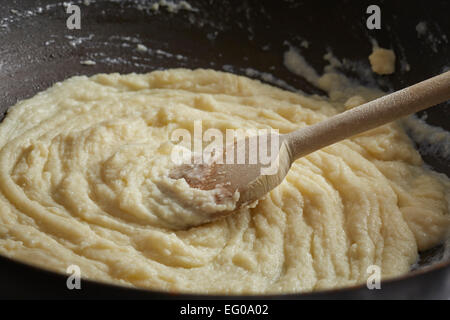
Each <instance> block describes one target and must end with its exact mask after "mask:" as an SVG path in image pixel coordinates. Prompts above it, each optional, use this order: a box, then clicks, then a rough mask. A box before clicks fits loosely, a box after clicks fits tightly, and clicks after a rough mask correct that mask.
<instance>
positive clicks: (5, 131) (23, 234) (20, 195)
mask: <svg viewBox="0 0 450 320" xmlns="http://www.w3.org/2000/svg"><path fill="white" fill-rule="evenodd" d="M332 80H333V77H331V78H330V77H328V79H325V78H324V79H322V81H324V82H326V81H332ZM379 94H380V92H375V91H371V90H368V89H364V90H361V91H360V93H359V94H356V93H355V92H354V91H352V94H351V95H348V92H342V94H338V95H336V94H335V95H333V96H335V97H338V98H336V99H333V100H327V99H325V98H323V97H318V96H304V95H300V94H297V93H292V92H287V91H283V90H281V89H278V88H275V87H272V86H269V85H265V84H262V83H261V82H259V81H256V80H250V79H248V78H245V77H240V76H236V75H232V74H229V73H223V72H217V71H212V70H194V71H192V70H186V69H174V70H166V71H156V72H152V73H149V74H130V75H119V74H109V75H106V74H100V75H96V76H93V77H90V78H88V77H74V78H71V79H69V80H66V81H64V82H62V83H57V84H55V85H54V86H53V87H52V88H50V89H48V90H46V91H44V92H42V93H40V94H38V95H36V96H35V97H33V98H31V99H29V100H25V101H22V102H20V103H18V104H17V105H16V106H14V107H12V108H11V109H10V110H9V112H8V115H7V117H6V118H5V119H4V121H3V122H2V123H1V124H0V207H1V210H0V253H1V254H2V255H5V256H8V257H11V258H14V259H18V260H21V261H25V262H28V263H32V264H36V265H38V266H41V267H44V268H49V269H51V270H55V271H60V272H64V271H65V270H66V268H67V267H68V266H69V265H72V264H75V265H78V266H79V267H80V268H81V272H82V276H84V277H86V278H90V279H95V280H100V281H107V282H113V283H118V284H123V285H131V286H139V287H144V288H152V289H158V290H167V291H176V292H201V293H213V292H214V293H276V292H299V291H311V290H319V289H325V288H333V287H341V286H348V285H354V284H358V283H361V282H364V281H366V279H367V277H368V276H369V274H367V267H368V266H370V265H378V266H379V267H381V271H382V274H383V277H385V278H387V277H393V276H397V275H400V274H403V273H406V272H408V270H409V269H410V266H411V265H412V264H413V263H414V262H415V261H416V259H417V257H418V250H424V249H427V248H430V247H432V246H434V245H436V244H437V243H439V242H440V241H442V240H443V239H444V237H445V235H446V234H447V232H448V229H449V223H450V219H449V214H448V211H449V209H448V206H449V204H448V193H449V185H450V183H449V180H448V178H447V177H446V176H444V175H440V174H437V173H434V172H432V171H430V170H429V169H427V168H425V167H424V166H423V162H422V160H421V157H420V155H419V153H418V152H417V151H416V150H415V149H414V146H413V143H412V142H411V141H410V139H409V138H408V137H407V135H406V134H405V133H404V131H403V130H402V129H401V128H400V127H399V126H398V125H397V124H395V123H393V124H389V125H385V126H383V127H380V128H378V129H376V130H372V131H370V132H368V133H365V134H361V135H359V136H357V137H354V138H352V139H347V140H345V141H343V142H340V143H338V144H335V145H333V146H330V147H327V148H325V149H323V150H321V151H317V152H314V153H313V154H311V155H308V156H307V157H304V158H302V159H300V160H298V161H296V162H295V163H294V165H293V167H292V169H291V170H290V172H289V174H288V176H287V178H286V180H285V181H284V182H283V183H282V184H281V185H280V186H279V187H277V188H276V189H275V190H273V191H272V192H271V193H270V194H269V195H268V196H266V197H265V198H264V199H262V200H260V201H259V202H258V204H257V205H256V207H254V208H244V209H241V210H240V211H239V212H238V213H237V214H235V215H232V216H229V217H227V218H225V219H222V220H219V221H215V222H212V223H209V224H206V225H203V226H200V227H196V228H191V229H188V230H178V229H179V227H180V225H182V224H183V223H184V222H185V220H186V219H187V220H189V219H195V215H196V208H197V209H198V208H200V207H201V206H202V205H204V206H207V203H208V201H207V199H208V197H210V196H211V195H210V193H208V192H205V193H201V191H199V190H197V191H192V189H189V188H188V186H187V184H186V182H185V181H184V180H172V179H170V178H169V177H168V175H167V172H168V168H169V167H170V153H171V150H172V148H173V146H174V145H173V144H172V143H171V142H170V134H171V132H173V130H175V129H177V128H185V129H188V130H190V131H192V130H193V120H194V119H195V120H202V121H203V126H205V129H207V127H210V128H218V129H220V130H222V131H224V130H225V129H227V128H270V127H271V128H276V129H279V130H280V132H281V133H287V132H290V131H292V130H295V129H298V128H299V127H302V126H306V125H310V124H313V123H316V122H318V121H321V120H323V119H325V118H327V117H329V116H331V115H334V114H336V113H338V112H341V111H343V110H344V109H345V108H348V107H352V106H355V105H358V104H361V103H363V102H365V101H367V100H369V99H373V98H374V97H375V96H377V95H379ZM205 199H206V200H205ZM205 208H206V209H208V208H207V207H204V208H202V209H205ZM209 209H211V208H209Z"/></svg>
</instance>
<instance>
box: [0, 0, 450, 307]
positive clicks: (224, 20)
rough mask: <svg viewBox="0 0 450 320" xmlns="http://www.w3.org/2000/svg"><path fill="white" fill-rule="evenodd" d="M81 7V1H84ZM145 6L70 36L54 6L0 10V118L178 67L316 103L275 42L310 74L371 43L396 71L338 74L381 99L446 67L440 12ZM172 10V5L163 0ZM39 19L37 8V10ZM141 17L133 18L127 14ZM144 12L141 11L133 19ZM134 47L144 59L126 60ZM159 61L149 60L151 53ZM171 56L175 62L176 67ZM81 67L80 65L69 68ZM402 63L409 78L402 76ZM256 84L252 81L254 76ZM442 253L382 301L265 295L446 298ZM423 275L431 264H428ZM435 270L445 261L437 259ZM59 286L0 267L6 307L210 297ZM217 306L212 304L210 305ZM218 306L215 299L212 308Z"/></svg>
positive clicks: (431, 8) (385, 288) (100, 13)
mask: <svg viewBox="0 0 450 320" xmlns="http://www.w3.org/2000/svg"><path fill="white" fill-rule="evenodd" d="M90 2H92V0H91V1H90ZM151 2H152V1H151V0H148V1H146V0H135V1H131V0H130V1H118V0H115V1H106V0H96V1H94V2H93V3H91V4H90V5H89V6H86V5H85V3H84V2H83V1H72V3H75V4H77V5H79V7H80V8H81V13H82V16H81V17H82V18H81V30H68V29H67V28H66V20H67V18H68V17H69V14H67V13H66V9H65V7H64V6H63V5H62V2H60V1H56V0H37V1H31V0H30V1H26V0H14V1H2V2H1V4H0V112H1V114H2V116H1V118H3V116H4V114H5V112H6V110H7V108H8V107H10V106H12V105H14V104H15V103H16V101H17V100H20V99H24V98H28V97H31V96H33V95H34V94H36V93H37V92H39V91H41V90H43V89H46V88H48V87H49V86H51V85H52V84H53V83H55V82H56V81H61V80H64V79H66V78H68V77H70V76H74V75H80V74H85V75H92V74H95V73H100V72H120V73H129V72H141V73H143V72H149V71H152V70H155V69H164V68H173V67H187V68H199V67H201V68H213V69H218V70H223V69H224V65H225V66H228V67H225V69H229V68H230V67H229V66H232V70H233V72H235V73H241V74H243V73H244V70H245V68H248V67H250V68H253V69H255V70H259V71H261V72H270V73H272V74H273V75H274V76H275V77H277V78H279V79H282V80H284V81H285V82H286V83H287V84H289V85H291V86H293V87H296V88H299V89H302V90H304V91H305V92H307V93H321V92H320V90H318V89H316V88H314V87H313V86H311V85H310V84H309V83H308V82H306V81H305V80H304V79H302V78H301V77H298V76H296V75H293V74H292V73H290V72H288V71H287V70H286V68H284V67H283V64H282V62H283V61H282V54H283V52H284V51H286V49H287V43H286V42H285V41H286V40H287V41H289V43H290V44H291V45H293V46H296V47H300V48H302V47H301V43H302V41H303V40H307V41H308V42H309V44H310V45H309V48H308V49H305V48H303V49H302V53H303V55H304V56H305V57H306V58H307V60H308V61H309V62H310V63H312V65H313V66H314V67H315V68H316V69H317V70H318V71H321V70H322V68H323V66H324V65H325V61H324V60H323V59H322V56H323V54H325V53H326V52H327V51H329V50H332V52H333V54H334V55H335V56H337V57H338V58H344V57H345V58H347V59H349V60H350V61H353V62H354V65H366V66H368V60H367V56H368V55H369V54H370V52H371V48H372V45H371V43H370V39H369V38H374V39H376V40H377V41H378V42H379V44H380V45H381V46H383V47H391V48H393V49H394V50H395V52H396V53H397V56H398V58H399V59H398V60H399V61H398V62H397V70H398V71H397V72H396V73H395V74H394V75H392V76H388V77H386V76H385V77H377V76H373V75H370V76H368V75H366V74H363V73H361V72H359V71H358V70H360V69H358V68H356V69H352V68H346V69H344V70H342V71H343V72H345V73H347V74H348V75H350V76H352V77H354V78H357V79H358V80H359V81H361V82H363V83H366V84H371V85H378V86H380V87H382V88H383V89H385V90H395V89H400V88H402V87H404V86H407V85H411V84H413V83H415V82H418V81H420V80H423V79H425V78H427V77H430V76H433V75H436V74H438V73H440V72H442V71H443V70H444V67H445V66H449V65H450V52H449V51H450V46H449V43H448V41H449V40H450V39H447V40H445V37H443V36H444V35H446V36H447V37H449V38H450V34H449V33H450V20H449V19H448V13H449V12H450V3H449V2H448V1H446V0H442V1H417V2H415V1H392V0H391V1H381V0H379V1H370V2H369V1H357V0H354V1H350V0H347V1H339V2H337V1H335V2H333V3H331V1H317V0H316V1H295V0H291V1H269V0H249V1H230V0H226V1H223V0H222V1H219V0H216V1H213V0H209V1H208V0H190V1H189V3H190V4H191V5H192V7H193V8H195V9H198V11H196V12H191V11H187V10H181V11H179V12H177V13H170V12H168V10H167V9H165V8H161V9H160V11H159V12H157V13H155V12H153V11H151V10H145V7H148V5H149V3H151ZM175 2H177V0H175ZM369 4H377V5H379V6H380V7H381V10H382V11H381V12H382V29H381V30H368V29H367V28H366V19H367V17H368V15H367V14H366V8H367V7H368V5H369ZM39 8H40V9H39ZM139 8H141V10H140V9H139ZM142 8H144V9H142ZM421 21H426V22H427V25H428V28H429V31H430V32H431V34H433V35H434V36H435V39H434V40H435V41H434V42H430V39H428V38H426V37H419V36H418V34H417V31H416V25H417V24H418V23H419V22H421ZM137 43H142V44H144V45H145V46H147V47H148V48H150V49H152V50H153V51H152V52H153V54H146V53H141V52H139V51H137V50H136V45H137ZM157 50H160V51H157ZM177 55H180V56H177ZM85 60H93V61H96V64H95V65H92V66H86V65H83V64H80V62H81V61H85ZM401 61H403V62H407V63H408V64H409V65H410V66H411V70H410V71H406V70H405V68H404V67H405V65H404V64H403V65H402V63H401ZM256 77H258V76H256ZM426 113H427V122H428V123H430V124H433V125H437V126H441V127H443V128H445V129H446V130H450V121H449V119H450V108H448V104H445V105H441V106H438V107H435V108H433V109H430V110H427V111H426ZM423 158H424V159H425V161H426V162H427V163H428V164H429V165H431V166H432V167H434V168H435V170H437V171H440V172H444V173H446V174H447V175H450V166H449V164H448V159H443V158H440V157H439V156H437V155H435V154H429V153H427V154H423ZM443 254H444V247H443V246H442V245H441V246H437V247H436V248H433V249H432V250H429V251H427V252H422V253H421V259H420V261H419V264H418V266H416V267H414V269H415V270H412V272H410V273H409V274H407V275H406V276H404V277H401V278H398V279H394V280H390V281H384V282H382V290H368V289H367V288H366V286H360V287H354V288H347V289H339V290H332V291H324V292H318V293H307V294H294V295H279V296H271V297H270V298H283V299H311V298H342V299H345V298H443V299H448V298H450V262H449V261H448V260H447V261H442V259H441V258H442V256H443ZM439 260H440V262H438V263H434V264H432V263H431V261H439ZM444 260H445V259H444ZM65 283H66V277H65V276H64V275H59V274H56V273H52V272H48V271H45V270H42V269H38V268H35V267H32V266H28V265H25V264H22V263H20V262H16V261H13V260H10V259H7V258H5V257H0V297H5V298H11V297H17V298H24V297H28V298H33V297H41V298H51V297H53V298H55V297H56V298H76V297H83V298H99V297H110V298H199V299H204V298H211V296H197V295H172V294H167V293H161V292H155V291H153V292H152V291H146V290H138V289H128V288H122V287H118V286H112V285H106V284H101V283H98V282H91V281H83V282H82V286H83V289H82V290H74V291H69V290H67V288H66V285H65ZM215 297H218V296H215ZM218 298H224V297H218Z"/></svg>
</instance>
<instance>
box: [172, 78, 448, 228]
mask: <svg viewBox="0 0 450 320" xmlns="http://www.w3.org/2000/svg"><path fill="white" fill-rule="evenodd" d="M449 99H450V71H448V72H445V73H443V74H441V75H438V76H435V77H433V78H430V79H428V80H425V81H423V82H420V83H418V84H415V85H413V86H410V87H407V88H405V89H402V90H400V91H397V92H394V93H392V94H389V95H386V96H383V97H381V98H378V99H376V100H373V101H371V102H368V103H365V104H363V105H360V106H358V107H356V108H353V109H350V110H347V111H345V112H343V113H340V114H338V115H336V116H333V117H331V118H328V119H327V120H325V121H322V122H319V123H317V124H314V125H311V126H308V127H305V128H302V129H300V130H297V131H293V132H291V133H288V134H283V135H273V134H271V135H270V136H267V137H262V136H258V137H253V138H256V139H261V138H266V139H267V141H270V142H272V141H275V140H273V139H274V138H275V139H279V140H278V142H279V143H278V146H279V147H278V148H277V150H276V151H277V152H275V154H273V155H272V159H273V160H275V164H276V170H275V172H274V173H271V174H262V169H263V168H266V169H267V164H262V163H258V162H257V163H256V164H250V161H248V160H249V157H248V155H251V154H254V153H255V152H257V150H255V148H254V147H251V145H253V146H254V145H255V144H251V143H246V145H245V152H246V155H247V156H246V157H245V159H246V161H245V162H244V164H226V163H225V164H218V163H213V164H210V165H205V164H201V165H195V164H194V165H186V166H181V167H178V168H176V169H175V170H173V171H172V174H171V177H172V178H176V179H180V178H184V179H186V181H187V183H188V184H189V185H190V186H191V187H192V188H198V189H202V190H212V189H215V188H217V186H220V187H221V188H222V189H223V190H224V192H223V196H222V197H220V196H219V197H217V199H216V200H217V202H218V203H220V202H223V201H224V200H225V199H227V197H231V196H232V195H233V194H234V193H235V192H236V191H238V192H239V200H238V202H237V203H236V209H235V210H234V211H227V212H217V213H212V214H211V215H209V216H208V215H207V216H205V219H204V222H209V221H212V220H214V219H217V218H220V217H223V216H224V215H228V214H231V213H233V212H235V211H236V210H237V209H239V208H241V207H242V206H245V205H248V204H250V203H253V202H254V201H256V200H258V199H260V198H261V197H263V196H264V195H265V194H267V193H268V192H269V191H271V190H272V189H274V188H275V187H276V186H278V185H279V184H280V183H281V182H282V181H283V179H284V178H285V176H286V174H287V173H288V171H289V169H290V167H291V165H292V163H293V162H294V161H295V160H297V159H298V158H300V157H303V156H305V155H307V154H309V153H311V152H314V151H316V150H319V149H321V148H323V147H326V146H329V145H331V144H333V143H336V142H339V141H341V140H343V139H346V138H349V137H351V136H354V135H357V134H359V133H362V132H364V131H367V130H370V129H373V128H376V127H378V126H381V125H384V124H386V123H388V122H391V121H394V120H396V119H398V118H400V117H403V116H406V115H409V114H412V113H415V112H417V111H420V110H423V109H426V108H428V107H431V106H434V105H436V104H438V103H441V102H444V101H446V100H449ZM246 139H247V142H248V139H249V138H246ZM233 152H235V151H233Z"/></svg>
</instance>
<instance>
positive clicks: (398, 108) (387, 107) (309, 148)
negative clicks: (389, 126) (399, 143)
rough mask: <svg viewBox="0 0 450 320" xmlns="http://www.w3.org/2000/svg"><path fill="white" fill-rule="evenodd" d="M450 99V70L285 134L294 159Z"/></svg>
mask: <svg viewBox="0 0 450 320" xmlns="http://www.w3.org/2000/svg"><path fill="white" fill-rule="evenodd" d="M449 99H450V71H447V72H445V73H443V74H441V75H438V76H435V77H433V78H430V79H428V80H425V81H422V82H419V83H417V84H415V85H413V86H410V87H407V88H405V89H402V90H400V91H397V92H394V93H391V94H389V95H386V96H383V97H381V98H378V99H376V100H373V101H370V102H368V103H365V104H363V105H361V106H358V107H356V108H353V109H350V110H347V111H345V112H343V113H340V114H338V115H336V116H333V117H331V118H329V119H327V120H325V121H322V122H319V123H317V124H314V125H311V126H308V127H306V128H303V129H300V130H297V131H294V132H291V133H289V134H287V135H285V136H284V138H285V139H286V142H287V144H288V149H290V152H291V155H292V161H294V160H296V159H298V158H300V157H302V156H305V155H307V154H309V153H311V152H313V151H316V150H319V149H321V148H323V147H326V146H328V145H330V144H333V143H335V142H338V141H341V140H343V139H346V138H349V137H351V136H354V135H356V134H359V133H361V132H364V131H367V130H370V129H373V128H376V127H378V126H381V125H383V124H386V123H388V122H391V121H394V120H396V119H398V118H400V117H403V116H406V115H409V114H412V113H414V112H417V111H420V110H423V109H426V108H428V107H431V106H434V105H436V104H438V103H441V102H444V101H446V100H449Z"/></svg>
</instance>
